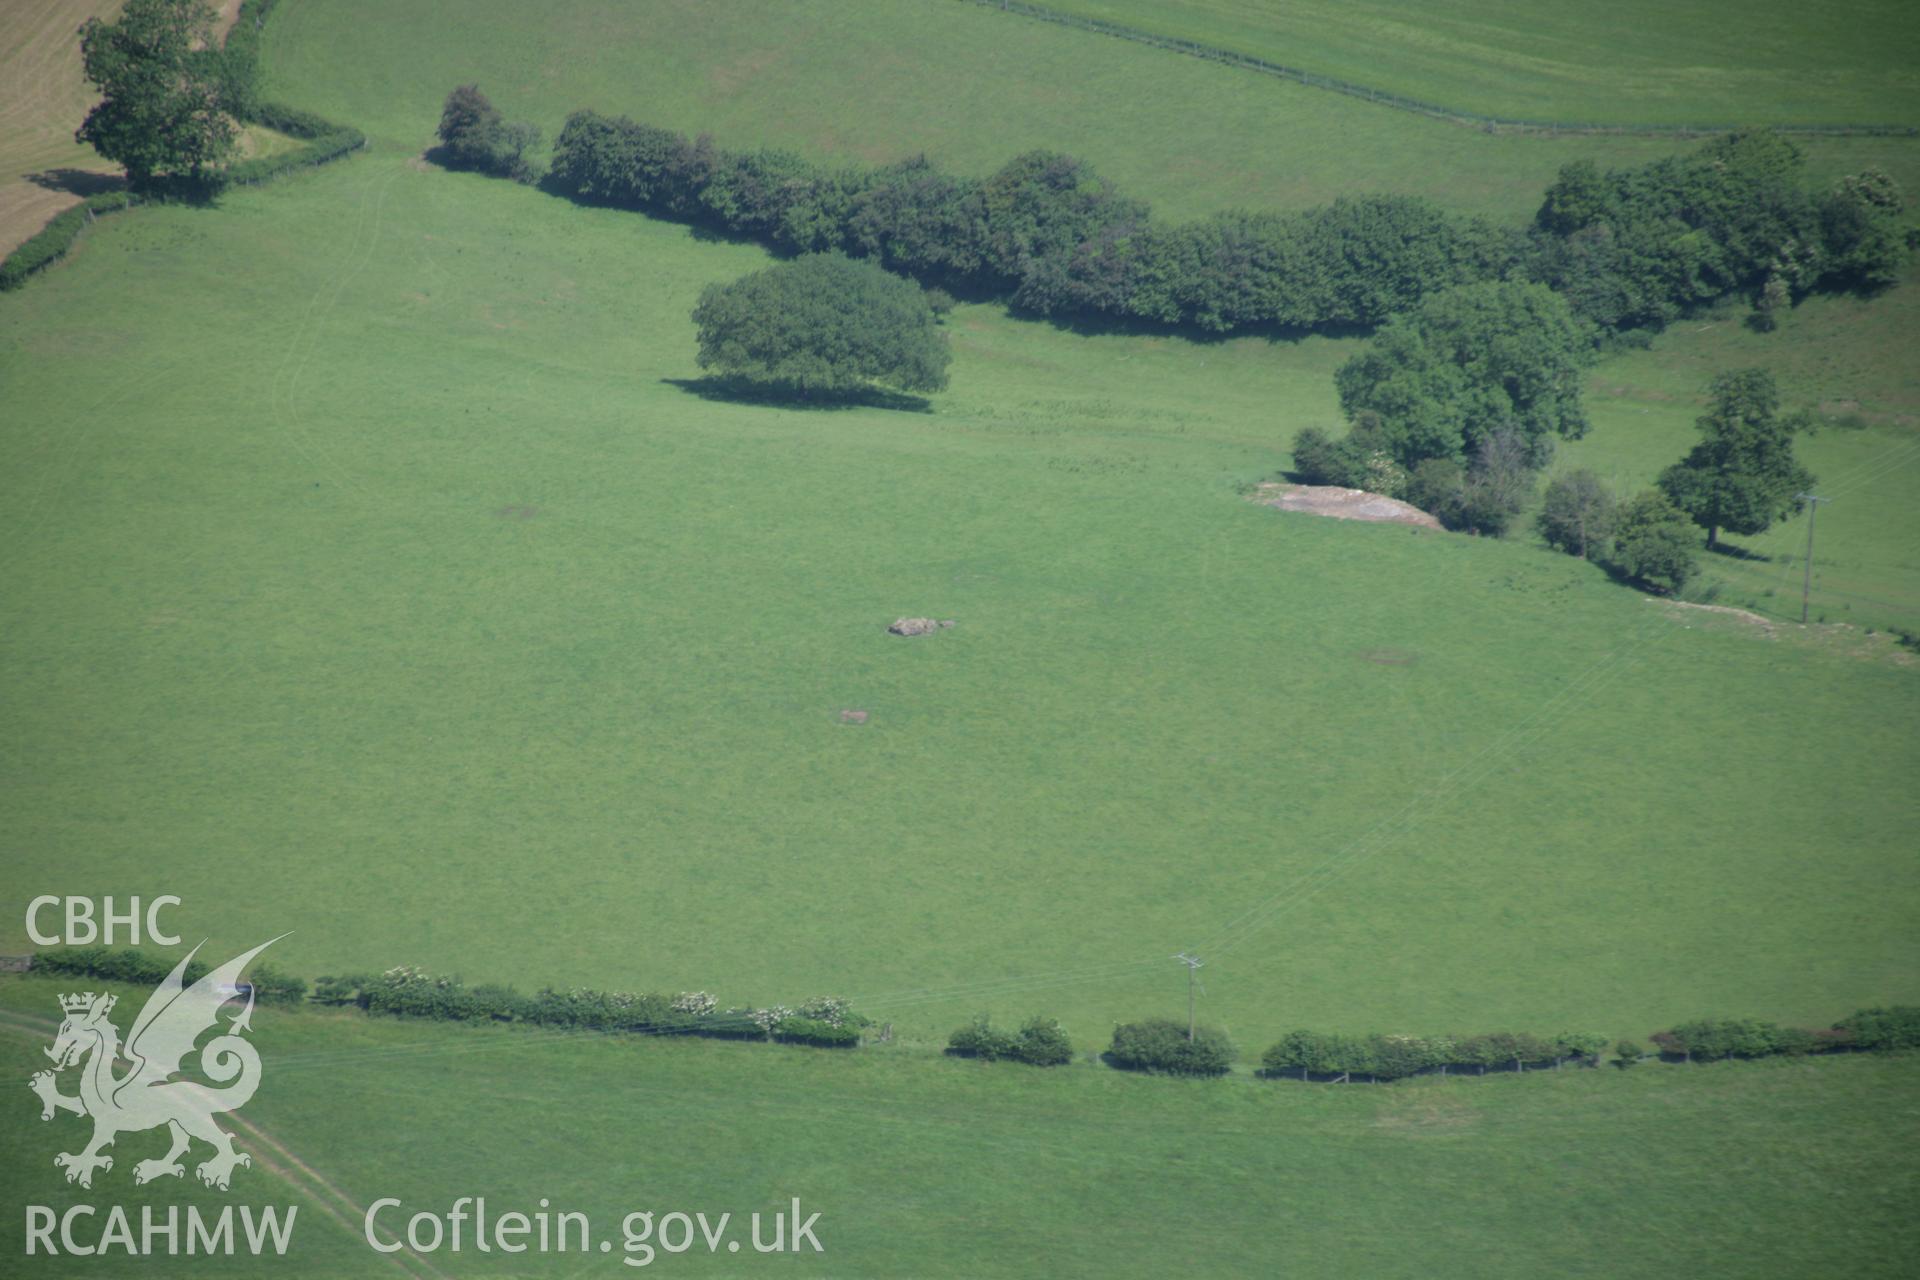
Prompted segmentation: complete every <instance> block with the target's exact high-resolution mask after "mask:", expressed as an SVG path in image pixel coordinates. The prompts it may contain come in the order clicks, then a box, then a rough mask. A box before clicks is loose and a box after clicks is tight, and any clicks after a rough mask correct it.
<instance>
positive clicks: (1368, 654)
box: [1360, 649, 1420, 667]
mask: <svg viewBox="0 0 1920 1280" xmlns="http://www.w3.org/2000/svg"><path fill="white" fill-rule="evenodd" d="M1360 661H1362V662H1371V663H1373V664H1374V665H1375V666H1377V667H1410V666H1412V665H1413V664H1414V663H1416V662H1418V661H1420V655H1419V654H1417V653H1409V652H1408V651H1407V650H1405V649H1362V650H1361V651H1360Z"/></svg>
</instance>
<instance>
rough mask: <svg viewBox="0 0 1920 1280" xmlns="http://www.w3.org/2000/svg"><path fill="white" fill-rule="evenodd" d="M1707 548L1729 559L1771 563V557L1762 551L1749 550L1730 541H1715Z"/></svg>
mask: <svg viewBox="0 0 1920 1280" xmlns="http://www.w3.org/2000/svg"><path fill="white" fill-rule="evenodd" d="M1707 550H1708V551H1709V552H1711V553H1712V554H1714V555H1716V556H1725V557H1726V558H1727V559H1729V560H1752V561H1756V562H1758V563H1760V564H1772V563H1773V557H1772V556H1770V555H1767V554H1766V553H1765V552H1762V551H1749V550H1747V549H1746V548H1745V547H1739V546H1735V545H1734V544H1733V543H1731V542H1716V543H1714V544H1713V545H1712V546H1710V547H1708V548H1707Z"/></svg>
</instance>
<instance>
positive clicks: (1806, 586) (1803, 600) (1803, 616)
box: [1793, 493, 1833, 627]
mask: <svg viewBox="0 0 1920 1280" xmlns="http://www.w3.org/2000/svg"><path fill="white" fill-rule="evenodd" d="M1793 496H1794V497H1796V498H1798V499H1800V501H1802V502H1804V503H1806V504H1807V572H1806V575H1805V576H1804V577H1803V578H1802V579H1801V580H1800V625H1801V626H1803V627H1804V626H1806V625H1807V599H1808V597H1809V596H1811V595H1812V594H1813V521H1814V517H1815V516H1818V515H1819V514H1820V504H1821V503H1823V502H1832V501H1833V499H1832V498H1822V497H1818V496H1816V495H1814V494H1811V493H1796V494H1794V495H1793Z"/></svg>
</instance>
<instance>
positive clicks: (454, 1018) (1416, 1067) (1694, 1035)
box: [28, 946, 1920, 1083]
mask: <svg viewBox="0 0 1920 1280" xmlns="http://www.w3.org/2000/svg"><path fill="white" fill-rule="evenodd" d="M176 963H178V962H177V961H171V960H168V959H167V958H166V957H164V956H156V955H149V954H147V953H145V952H142V951H140V950H138V949H137V948H131V947H127V948H118V949H116V948H111V947H104V946H91V947H63V948H59V949H56V950H48V951H41V952H38V953H36V954H35V955H34V956H33V957H32V959H31V961H30V962H29V965H28V970H29V972H31V973H36V974H40V975H43V976H63V977H66V976H70V977H84V978H98V979H102V980H105V981H109V982H128V983H140V984H149V985H150V984H157V983H158V982H160V981H161V980H162V979H164V978H165V977H166V976H167V975H168V974H169V973H171V972H172V971H173V967H174V965H175V964H176ZM207 972H208V968H207V966H206V965H205V964H203V963H201V962H200V961H198V960H195V961H193V962H191V963H189V964H188V966H187V968H186V970H185V973H184V977H185V980H186V981H187V982H188V983H193V982H197V981H199V980H200V979H201V978H202V977H205V976H206V974H207ZM249 981H250V982H251V983H252V985H253V992H254V996H255V998H256V999H257V1000H260V1001H265V1002H269V1003H279V1004H293V1005H297V1004H301V1003H303V1002H305V1001H307V1000H309V999H311V1000H312V1001H313V1002H314V1003H316V1004H323V1005H335V1006H350V1007H354V1008H358V1009H362V1010H364V1011H366V1012H368V1013H378V1014H387V1015H390V1016H395V1017H409V1018H427V1019H432V1020H436V1021H443V1022H519V1023H527V1024H530V1025H533V1026H542V1027H551V1028H554V1029H557V1030H568V1031H597V1032H604V1033H611V1034H632V1035H696V1036H705V1037H710V1038H717V1039H730V1040H757V1041H761V1042H763V1043H764V1042H765V1041H767V1040H769V1039H771V1040H775V1041H778V1042H781V1043H784V1044H804V1045H815V1046H819V1047H823V1048H853V1047H856V1046H858V1045H859V1044H860V1043H861V1041H862V1039H863V1037H862V1035H861V1031H862V1028H865V1027H867V1026H870V1025H872V1024H871V1021H870V1020H869V1019H868V1018H866V1017H864V1016H862V1015H861V1014H859V1013H856V1012H855V1011H854V1010H853V1008H852V1006H851V1005H850V1004H849V1003H848V1002H847V1001H846V1000H843V999H840V998H838V997H832V996H816V997H814V998H812V999H810V1000H807V1001H805V1002H803V1003H802V1004H800V1005H799V1006H797V1007H795V1008H788V1007H786V1006H781V1005H776V1006H772V1007H769V1008H722V1007H721V1006H720V1003H719V1001H718V1000H717V999H715V998H714V997H713V996H712V995H709V994H708V993H706V992H704V991H683V992H680V993H678V994H676V995H672V996H665V995H658V994H641V993H635V992H629V991H599V990H593V989H590V988H583V987H572V988H568V989H566V990H561V989H559V988H555V987H543V988H541V989H540V990H539V991H537V992H535V993H533V994H532V995H525V994H522V993H521V992H519V991H516V990H515V989H514V988H512V987H509V986H499V985H491V984H490V985H482V986H474V987H469V986H468V985H467V984H466V983H465V982H463V981H461V980H460V979H459V978H457V977H448V976H436V975H434V974H430V973H428V972H427V971H425V970H424V969H420V968H418V967H416V966H413V965H400V966H397V967H395V968H392V969H388V970H386V971H385V972H383V973H379V974H367V973H348V974H328V975H323V976H322V977H320V978H317V979H315V980H314V982H313V985H312V989H311V995H309V993H308V985H307V982H306V980H305V979H303V978H298V977H295V976H293V975H291V974H287V973H284V972H282V971H280V970H278V969H276V968H274V967H272V966H270V965H265V964H262V965H257V966H255V967H254V969H253V971H252V974H251V977H250V979H249ZM1649 1039H1651V1040H1652V1042H1653V1043H1654V1045H1655V1046H1656V1047H1657V1048H1658V1050H1659V1052H1660V1053H1661V1055H1662V1056H1663V1057H1665V1058H1666V1059H1668V1060H1669V1061H1680V1062H1713V1061H1720V1060H1723V1059H1728V1058H1761V1057H1770V1056H1776V1055H1802V1054H1816V1053H1836V1052H1867V1051H1874V1052H1889V1051H1898V1050H1908V1049H1915V1048H1920V1006H1915V1005H1894V1006H1889V1007H1875V1008H1869V1009H1860V1010H1856V1011H1855V1012H1854V1013H1853V1014H1852V1015H1850V1016H1849V1017H1847V1018H1845V1019H1842V1020H1841V1021H1839V1022H1836V1023H1835V1024H1834V1025H1833V1026H1831V1027H1828V1028H1825V1029H1824V1030H1818V1031H1809V1030H1804V1029H1801V1028H1797V1027H1783V1026H1781V1025H1779V1024H1778V1023H1773V1022H1767V1021H1764V1020H1762V1019H1757V1018H1700V1019H1696V1020H1695V1021H1692V1022H1684V1023H1680V1024H1678V1025H1677V1026H1674V1027H1671V1028H1669V1029H1667V1030H1665V1031H1659V1032H1655V1033H1654V1034H1653V1035H1652V1036H1650V1037H1649ZM1607 1044H1608V1042H1607V1038H1606V1037H1605V1036H1602V1035H1598V1034H1595V1033H1591V1032H1562V1033H1560V1034H1559V1035H1555V1036H1545V1037H1543V1036H1536V1035H1530V1034H1528V1033H1525V1032H1494V1033H1487V1034H1480V1035H1462V1036H1403V1035H1377V1034H1376V1035H1341V1034H1338V1033H1327V1032H1318V1031H1294V1032H1289V1033H1288V1034H1287V1035H1285V1036H1283V1037H1281V1039H1280V1040H1279V1041H1278V1042H1276V1043H1275V1044H1274V1045H1272V1046H1271V1047H1270V1048H1268V1049H1267V1051H1266V1052H1265V1053H1264V1054H1262V1055H1261V1059H1260V1071H1259V1074H1261V1075H1263V1076H1267V1077H1269V1078H1282V1077H1288V1078H1297V1079H1301V1080H1312V1079H1319V1080H1323V1081H1330V1082H1335V1083H1345V1082H1348V1081H1352V1080H1372V1081H1390V1080H1400V1079H1404V1078H1406V1077H1408V1076H1414V1075H1425V1074H1438V1075H1446V1074H1449V1073H1451V1072H1454V1071H1468V1070H1470V1071H1472V1072H1474V1073H1475V1074H1478V1075H1484V1074H1486V1072H1487V1071H1489V1070H1499V1071H1526V1070H1529V1069H1538V1068H1558V1067H1563V1066H1566V1065H1569V1064H1572V1065H1577V1066H1587V1067H1592V1066H1598V1065H1599V1063H1600V1059H1601V1055H1602V1054H1603V1053H1604V1052H1605V1051H1606V1049H1607ZM947 1052H948V1053H949V1054H951V1055H953V1056H955V1057H973V1058H984V1059H988V1060H995V1059H1011V1060H1013V1061H1018V1062H1026V1063H1030V1064H1032V1065H1035V1066H1057V1065H1060V1064H1063V1063H1067V1062H1071V1061H1072V1060H1073V1045H1072V1042H1071V1041H1070V1040H1069V1039H1068V1037H1067V1034H1066V1032H1065V1031H1064V1030H1063V1029H1062V1028H1061V1026H1060V1024H1059V1023H1058V1022H1056V1021H1054V1020H1053V1019H1051V1018H1042V1017H1036V1018H1030V1019H1028V1020H1027V1021H1026V1022H1025V1023H1023V1024H1022V1025H1021V1027H1020V1029H1019V1031H1018V1032H1005V1031H1001V1030H998V1029H997V1028H995V1027H994V1026H993V1024H992V1022H991V1021H990V1020H989V1019H988V1018H987V1017H986V1016H985V1015H981V1016H980V1017H978V1018H976V1019H974V1020H973V1021H972V1022H970V1023H969V1024H967V1025H966V1026H964V1027H961V1028H959V1029H958V1030H956V1031H954V1032H953V1034H952V1035H951V1036H950V1037H949V1038H948V1042H947ZM1615 1053H1616V1060H1617V1061H1618V1062H1619V1064H1620V1065H1622V1066H1627V1065H1631V1064H1632V1063H1635V1062H1638V1061H1639V1060H1640V1057H1641V1049H1640V1046H1639V1045H1638V1044H1636V1043H1635V1042H1633V1041H1630V1040H1622V1041H1620V1042H1619V1043H1618V1045H1617V1046H1616V1047H1615ZM1236 1056H1237V1051H1236V1050H1235V1048H1234V1046H1233V1044H1232V1042H1231V1041H1230V1040H1228V1038H1227V1037H1226V1035H1225V1034H1224V1033H1223V1032H1220V1031H1217V1030H1215V1029H1213V1028H1209V1027H1199V1028H1196V1029H1195V1032H1194V1035H1193V1038H1192V1039H1191V1040H1189V1039H1188V1036H1187V1026H1186V1024H1185V1023H1182V1022H1176V1021H1174V1020H1172V1019H1168V1018H1148V1019H1144V1020H1142V1021H1139V1022H1131V1023H1122V1024H1120V1025H1118V1026H1116V1027H1115V1028H1114V1031H1113V1042H1112V1044H1111V1046H1110V1047H1109V1049H1108V1051H1107V1054H1106V1059H1107V1061H1108V1062H1109V1063H1110V1064H1111V1065H1113V1066H1116V1067H1120V1068H1122V1069H1125V1070H1133V1071H1144V1072H1152V1073H1158V1074H1164V1075H1193V1076H1217V1075H1224V1074H1226V1073H1227V1072H1228V1071H1229V1070H1231V1068H1232V1065H1233V1061H1234V1059H1235V1057H1236Z"/></svg>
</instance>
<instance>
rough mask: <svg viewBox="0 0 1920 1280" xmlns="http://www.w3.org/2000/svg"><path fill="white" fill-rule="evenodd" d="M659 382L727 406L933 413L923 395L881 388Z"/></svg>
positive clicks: (731, 380)
mask: <svg viewBox="0 0 1920 1280" xmlns="http://www.w3.org/2000/svg"><path fill="white" fill-rule="evenodd" d="M660 381H661V382H663V383H665V384H666V385H667V386H670V387H678V388H679V389H680V390H682V391H684V392H686V393H687V394H688V395H693V396H699V397H700V398H701V399H702V400H718V401H722V402H725V403H727V404H757V405H766V406H768V407H770V408H776V409H812V410H838V409H892V410H894V411H896V412H899V413H932V412H933V402H932V401H931V400H928V399H926V398H925V397H924V396H915V395H907V394H905V393H903V392H899V391H888V390H886V389H885V388H884V387H860V388H857V389H855V390H852V391H840V392H827V391H802V390H800V389H798V388H796V387H787V386H780V385H778V384H771V383H764V382H747V381H744V380H742V379H738V378H717V377H706V378H662V379H660Z"/></svg>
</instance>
